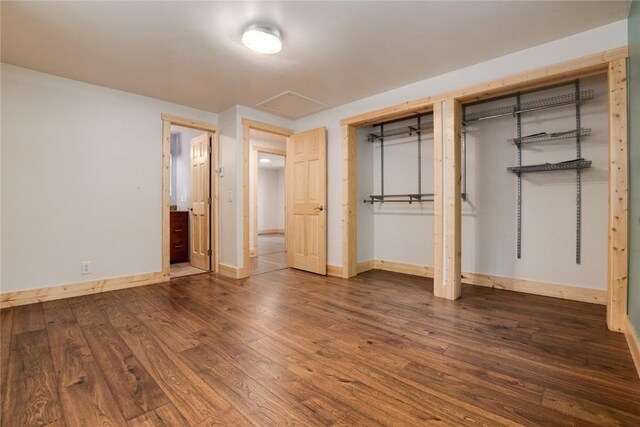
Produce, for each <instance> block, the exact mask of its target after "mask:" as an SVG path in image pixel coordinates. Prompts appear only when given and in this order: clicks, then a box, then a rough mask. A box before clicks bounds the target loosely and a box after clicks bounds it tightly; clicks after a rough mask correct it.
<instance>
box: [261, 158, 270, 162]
mask: <svg viewBox="0 0 640 427" xmlns="http://www.w3.org/2000/svg"><path fill="white" fill-rule="evenodd" d="M269 162H271V160H270V159H260V163H269Z"/></svg>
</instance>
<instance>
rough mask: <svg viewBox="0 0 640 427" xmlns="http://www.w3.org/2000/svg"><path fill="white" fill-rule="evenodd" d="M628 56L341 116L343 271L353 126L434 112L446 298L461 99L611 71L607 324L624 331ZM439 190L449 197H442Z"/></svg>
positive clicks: (593, 58)
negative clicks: (350, 115)
mask: <svg viewBox="0 0 640 427" xmlns="http://www.w3.org/2000/svg"><path fill="white" fill-rule="evenodd" d="M627 57H628V48H627V47H626V46H625V47H621V48H617V49H612V50H609V51H605V52H601V53H597V54H594V55H589V56H586V57H582V58H578V59H574V60H571V61H566V62H562V63H559V64H556V65H552V66H548V67H542V68H538V69H535V70H531V71H527V72H524V73H520V74H515V75H512V76H509V77H505V78H500V79H496V80H492V81H489V82H485V83H481V84H476V85H473V86H470V87H467V88H463V89H456V90H452V91H449V92H446V93H443V94H439V95H435V96H430V97H426V98H422V99H418V100H415V101H409V102H405V103H402V104H398V105H394V106H392V107H388V108H383V109H380V110H375V111H372V112H368V113H365V114H360V115H357V116H353V117H349V118H346V119H343V120H342V121H341V122H340V124H341V126H342V148H343V159H344V168H343V228H342V277H345V278H348V277H353V276H355V275H356V274H357V273H358V264H357V203H358V201H357V183H356V167H357V166H356V165H357V162H356V155H357V153H356V145H357V141H356V130H357V128H358V127H363V126H370V125H372V124H375V123H378V122H381V121H386V120H392V119H397V118H402V117H407V116H410V115H412V114H416V113H421V112H425V111H429V110H433V111H434V199H435V203H434V227H435V230H434V266H433V267H434V293H435V294H436V295H437V296H442V297H444V298H448V299H456V298H458V297H459V296H460V289H461V277H462V272H461V262H460V261H461V227H460V218H461V214H462V212H461V211H462V210H461V203H460V202H459V200H457V199H458V198H457V197H452V196H454V195H456V194H459V191H458V189H459V185H460V179H459V177H460V162H459V153H460V145H461V144H460V128H459V123H460V119H461V117H460V116H461V111H460V105H461V104H462V103H467V102H471V101H478V100H482V99H487V98H492V97H495V96H499V95H503V94H508V93H512V92H517V91H520V90H527V89H534V88H538V87H543V86H547V85H552V84H556V83H560V82H565V81H569V80H574V79H577V78H582V77H587V76H591V75H596V74H605V75H607V77H608V79H607V82H608V99H609V109H608V121H609V200H608V212H609V219H608V230H609V236H608V273H607V286H608V292H607V294H608V297H607V300H608V304H607V325H608V327H609V329H611V330H614V331H623V328H624V319H625V318H626V310H627V274H628V260H627V248H628V242H627V240H628V236H627V221H628V218H627V215H628V214H627V204H628V201H627V197H628V195H627V192H628V185H627V184H628V183H627V180H628V164H627V158H628V153H627V151H628V148H627V100H626V86H627V83H626V82H627V76H626V66H625V64H626V58H627ZM443 119H444V120H443ZM443 121H444V122H445V123H443ZM444 196H447V197H446V199H445V198H444ZM456 200H457V202H456ZM445 204H446V205H448V206H445ZM445 224H446V225H445ZM444 227H446V230H445V229H444ZM443 248H444V251H443ZM445 271H446V273H444V272H445Z"/></svg>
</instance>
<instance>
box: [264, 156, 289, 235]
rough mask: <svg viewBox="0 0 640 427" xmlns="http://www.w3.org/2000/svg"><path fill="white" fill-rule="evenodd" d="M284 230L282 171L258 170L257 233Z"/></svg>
mask: <svg viewBox="0 0 640 427" xmlns="http://www.w3.org/2000/svg"><path fill="white" fill-rule="evenodd" d="M276 229H277V230H284V169H269V168H259V169H258V232H260V231H263V230H276Z"/></svg>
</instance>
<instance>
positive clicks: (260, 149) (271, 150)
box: [249, 141, 288, 258]
mask: <svg viewBox="0 0 640 427" xmlns="http://www.w3.org/2000/svg"><path fill="white" fill-rule="evenodd" d="M259 153H269V154H275V155H278V156H283V157H284V162H285V171H286V164H287V150H286V141H285V149H284V150H278V149H276V148H270V147H262V146H258V145H256V146H254V147H253V149H252V151H251V158H252V159H254V161H253V168H252V169H253V171H252V172H253V180H252V181H251V187H253V189H254V191H253V233H252V234H253V243H254V248H253V249H254V251H255V252H254V251H252V250H251V245H249V246H250V247H249V253H250V257H251V258H253V257H256V256H258V246H257V245H258V173H259V172H258V170H259V169H260V168H259V165H258V155H259ZM249 163H251V161H250V162H249ZM283 173H284V175H285V178H284V182H285V184H284V185H285V194H283V197H284V200H285V202H284V204H285V233H284V235H285V240H284V241H285V251H286V250H287V249H288V245H287V243H288V242H287V238H286V237H287V227H286V223H287V215H286V210H287V209H286V206H287V202H286V188H287V174H286V172H284V171H283ZM249 190H250V191H251V189H249ZM249 243H251V242H249Z"/></svg>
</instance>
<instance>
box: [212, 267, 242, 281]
mask: <svg viewBox="0 0 640 427" xmlns="http://www.w3.org/2000/svg"><path fill="white" fill-rule="evenodd" d="M218 273H220V274H221V275H223V276H225V277H230V278H232V279H240V278H241V277H242V268H238V267H232V266H230V265H225V264H220V265H219V266H218Z"/></svg>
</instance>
